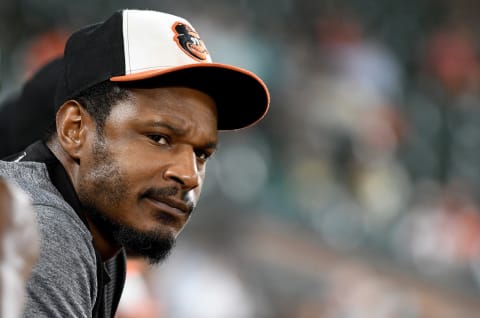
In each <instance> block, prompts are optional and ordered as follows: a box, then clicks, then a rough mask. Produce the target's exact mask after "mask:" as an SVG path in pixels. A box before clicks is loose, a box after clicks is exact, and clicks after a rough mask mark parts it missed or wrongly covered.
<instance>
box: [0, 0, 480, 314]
mask: <svg viewBox="0 0 480 318" xmlns="http://www.w3.org/2000/svg"><path fill="white" fill-rule="evenodd" d="M120 8H150V9H156V10H160V11H166V12H170V13H173V14H177V15H180V16H183V17H185V18H187V19H188V20H189V21H190V22H191V23H192V24H193V25H194V26H196V28H197V31H198V32H199V33H200V34H201V36H202V37H203V39H204V40H205V42H206V43H207V46H208V48H209V50H210V53H211V54H212V56H213V58H214V60H216V61H217V62H227V63H231V64H235V65H238V66H242V67H245V68H248V69H250V70H252V71H254V72H256V73H258V74H259V75H260V76H261V77H262V78H264V80H265V81H266V83H267V85H268V86H269V87H270V90H271V95H272V103H271V111H270V113H269V114H268V116H267V117H266V118H265V120H264V121H263V122H262V123H261V124H260V125H258V126H257V127H255V128H253V129H250V130H247V131H244V132H240V133H234V134H230V133H222V134H221V146H220V151H219V153H218V155H216V157H215V158H214V159H213V160H212V162H211V163H210V165H209V167H208V169H209V172H210V175H209V177H208V178H207V183H206V186H205V192H204V196H203V197H202V200H201V204H200V206H199V208H198V210H197V212H196V214H195V215H194V216H193V219H192V220H191V222H190V224H189V225H188V226H187V228H186V229H185V231H184V232H183V233H182V236H181V237H180V239H179V242H178V246H177V249H176V250H175V251H174V253H173V254H172V256H171V257H170V258H169V259H168V260H167V261H166V262H165V263H164V264H162V265H161V266H160V267H157V268H151V267H148V266H146V265H145V264H143V263H141V262H140V261H138V260H132V261H131V263H130V264H129V272H128V274H129V276H128V277H129V279H128V281H127V286H126V291H125V294H124V298H123V299H122V303H121V306H120V310H119V313H118V318H126V317H137V318H138V317H140V318H141V317H149V318H153V317H162V318H166V317H169V318H183V317H184V318H217V317H218V318H237V317H238V318H247V317H248V318H250V317H260V318H267V317H268V318H269V317H272V318H316V317H321V318H363V317H365V318H367V317H368V318H392V317H395V318H472V317H478V315H479V314H478V313H479V312H480V303H479V302H478V297H479V296H480V253H479V252H480V205H479V204H480V201H479V199H480V68H479V66H480V56H479V39H480V37H479V34H480V33H479V31H480V30H479V27H480V23H479V21H480V20H479V17H480V10H479V9H480V3H477V2H475V1H466V0H444V1H440V0H438V1H426V0H402V1H400V0H398V1H397V0H382V1H381V0H343V1H340V0H335V1H332V0H330V1H327V0H322V1H321V0H318V1H311V0H276V1H273V0H239V1H233V0H230V1H227V0H224V1H220V0H204V1H193V0H190V1H173V0H150V1H147V0H135V1H133V0H132V1H128V0H117V1H113V0H102V1H98V0H83V1H80V2H66V1H60V0H43V1H36V0H15V1H14V0H2V1H1V2H0V97H1V98H5V97H6V96H8V95H9V94H11V93H12V92H14V91H16V90H18V89H19V86H20V84H21V83H22V82H23V81H24V80H26V79H28V78H29V76H31V74H32V73H33V72H34V71H35V70H37V69H38V67H40V66H41V65H42V64H43V63H45V62H46V61H48V60H49V59H51V58H53V57H54V56H57V55H59V54H61V50H62V47H63V44H64V41H65V37H66V35H67V34H68V33H69V32H71V31H73V30H75V29H76V28H78V27H80V26H83V25H84V24H87V23H92V22H96V21H98V20H100V19H103V18H105V17H107V16H109V15H110V14H111V12H112V10H116V9H120ZM233 98H235V96H232V99H233ZM25 116H28V114H25Z"/></svg>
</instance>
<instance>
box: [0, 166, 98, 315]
mask: <svg viewBox="0 0 480 318" xmlns="http://www.w3.org/2000/svg"><path fill="white" fill-rule="evenodd" d="M0 175H2V176H3V177H5V178H6V179H7V180H9V181H11V182H13V183H15V184H17V186H19V187H20V188H21V189H23V190H24V191H26V192H27V193H28V194H29V195H30V197H31V200H32V203H33V206H34V208H35V211H36V212H37V222H38V226H39V231H40V258H39V260H38V262H37V264H36V265H35V266H34V268H33V270H32V273H31V276H30V279H29V280H28V282H27V299H26V303H25V314H24V315H25V317H49V318H54V317H91V315H92V308H93V306H94V304H95V299H96V297H97V268H96V258H95V250H94V247H93V244H92V236H91V235H90V232H89V231H88V229H87V228H86V226H85V225H84V224H83V222H82V221H81V220H80V218H79V217H78V216H77V214H76V213H75V211H74V210H73V209H72V208H71V207H70V206H69V205H68V204H67V203H66V202H65V201H64V200H63V198H62V196H61V195H60V193H59V192H58V191H57V189H56V188H55V187H54V186H53V184H52V183H51V182H50V179H49V177H48V171H47V169H46V166H45V165H44V164H43V163H37V162H18V163H17V162H4V161H0Z"/></svg>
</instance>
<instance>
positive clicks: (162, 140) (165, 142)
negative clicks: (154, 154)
mask: <svg viewBox="0 0 480 318" xmlns="http://www.w3.org/2000/svg"><path fill="white" fill-rule="evenodd" d="M148 138H150V139H152V140H153V141H155V142H156V143H157V144H160V145H168V144H169V140H168V138H167V137H165V136H163V135H149V136H148Z"/></svg>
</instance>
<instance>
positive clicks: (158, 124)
mask: <svg viewBox="0 0 480 318" xmlns="http://www.w3.org/2000/svg"><path fill="white" fill-rule="evenodd" d="M146 125H147V126H150V127H155V128H166V129H168V130H170V131H172V132H173V133H174V134H176V135H183V134H185V130H184V129H182V128H180V127H176V126H172V125H171V124H169V123H166V122H164V121H158V120H150V121H148V122H147V123H146Z"/></svg>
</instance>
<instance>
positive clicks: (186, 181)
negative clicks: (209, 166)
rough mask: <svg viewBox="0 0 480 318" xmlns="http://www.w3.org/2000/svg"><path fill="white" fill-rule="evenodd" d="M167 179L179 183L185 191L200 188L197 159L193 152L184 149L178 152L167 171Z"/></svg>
mask: <svg viewBox="0 0 480 318" xmlns="http://www.w3.org/2000/svg"><path fill="white" fill-rule="evenodd" d="M165 178H166V179H168V180H173V181H175V182H176V183H179V184H180V185H181V186H182V188H183V189H185V190H191V189H195V188H196V187H198V185H199V183H200V180H199V178H200V176H199V172H198V166H197V158H196V156H195V153H194V152H193V150H188V149H182V150H179V151H177V152H176V154H175V158H173V160H172V164H170V165H169V166H168V168H167V169H166V170H165Z"/></svg>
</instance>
